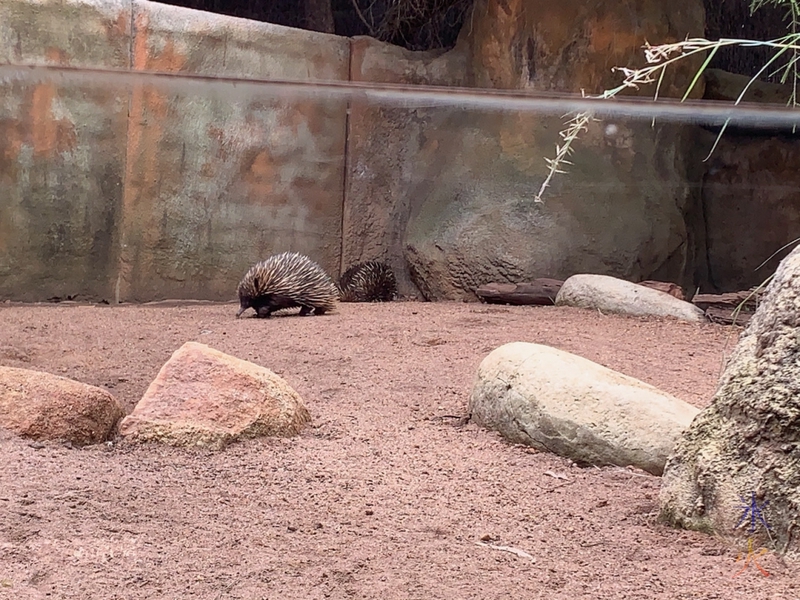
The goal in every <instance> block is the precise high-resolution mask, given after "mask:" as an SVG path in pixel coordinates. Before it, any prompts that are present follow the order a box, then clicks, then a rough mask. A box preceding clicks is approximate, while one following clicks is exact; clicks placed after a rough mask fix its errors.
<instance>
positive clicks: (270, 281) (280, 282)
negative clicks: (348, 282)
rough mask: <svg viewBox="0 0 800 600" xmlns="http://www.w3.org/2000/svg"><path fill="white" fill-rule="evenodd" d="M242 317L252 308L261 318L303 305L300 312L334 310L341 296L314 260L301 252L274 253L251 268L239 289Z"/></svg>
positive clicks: (240, 313) (301, 313)
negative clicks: (277, 311)
mask: <svg viewBox="0 0 800 600" xmlns="http://www.w3.org/2000/svg"><path fill="white" fill-rule="evenodd" d="M237 291H238V293H239V305H240V306H239V312H237V313H236V316H237V317H240V316H241V315H242V313H243V312H244V311H246V310H247V309H248V308H250V307H252V308H253V309H254V310H255V311H256V316H258V317H269V316H270V314H271V313H272V312H274V311H276V310H281V309H284V308H295V307H297V306H299V307H300V315H301V316H306V315H308V314H310V313H311V311H312V310H313V311H314V314H315V315H322V314H325V311H328V310H332V309H333V308H334V307H335V306H336V302H337V300H338V298H339V293H338V290H337V289H336V284H335V283H333V280H332V279H331V278H330V277H329V276H328V274H327V273H326V272H325V271H324V270H323V269H322V267H320V266H319V265H318V264H317V263H315V262H314V261H313V260H311V259H310V258H308V257H307V256H304V255H302V254H298V253H297V252H284V253H282V254H276V255H274V256H270V257H269V258H268V259H267V260H265V261H262V262H260V263H258V264H256V265H253V266H252V267H250V270H249V271H247V273H246V274H245V276H244V278H243V279H242V281H241V283H239V288H238V290H237Z"/></svg>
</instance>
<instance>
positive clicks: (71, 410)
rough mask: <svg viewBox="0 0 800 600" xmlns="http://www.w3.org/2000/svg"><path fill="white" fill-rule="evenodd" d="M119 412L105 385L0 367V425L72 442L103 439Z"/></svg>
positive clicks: (23, 433) (22, 433) (35, 436)
mask: <svg viewBox="0 0 800 600" xmlns="http://www.w3.org/2000/svg"><path fill="white" fill-rule="evenodd" d="M124 414H125V413H124V412H123V410H122V407H121V406H120V404H119V402H117V400H116V398H114V396H112V395H111V394H110V393H109V392H107V391H106V390H103V389H100V388H98V387H94V386H92V385H87V384H85V383H80V382H78V381H73V380H72V379H66V378H64V377H59V376H58V375H52V374H50V373H44V372H42V371H32V370H29V369H17V368H14V367H0V427H4V428H6V429H8V430H10V431H12V432H14V433H16V434H17V435H20V436H24V437H29V438H33V439H36V440H65V441H69V442H72V443H73V444H75V445H86V444H96V443H99V442H102V441H104V440H107V439H108V438H109V436H110V435H111V434H112V432H113V430H114V425H116V423H117V421H118V420H119V419H120V418H121V417H122V416H123V415H124Z"/></svg>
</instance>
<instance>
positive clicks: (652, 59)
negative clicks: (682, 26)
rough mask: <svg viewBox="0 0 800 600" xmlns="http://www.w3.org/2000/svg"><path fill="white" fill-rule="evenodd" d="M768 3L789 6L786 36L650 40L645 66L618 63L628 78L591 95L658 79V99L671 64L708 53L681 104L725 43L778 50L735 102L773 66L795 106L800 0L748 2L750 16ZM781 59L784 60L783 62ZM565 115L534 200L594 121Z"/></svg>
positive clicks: (608, 95) (539, 198)
mask: <svg viewBox="0 0 800 600" xmlns="http://www.w3.org/2000/svg"><path fill="white" fill-rule="evenodd" d="M766 6H772V7H773V8H785V9H786V11H787V12H786V21H787V24H786V29H787V35H785V36H783V37H781V38H778V39H774V40H748V39H727V38H723V39H719V40H713V41H712V40H706V39H704V38H693V39H686V40H684V41H682V42H676V43H672V44H662V45H660V46H651V45H650V44H645V46H644V54H645V59H646V62H647V66H646V67H643V68H641V69H630V68H627V67H615V68H614V69H613V71H615V72H619V73H622V74H623V75H624V76H625V79H624V80H623V82H622V83H621V84H620V85H618V86H617V87H615V88H613V89H610V90H605V91H604V92H603V93H602V94H599V95H597V96H589V97H590V98H596V99H602V100H608V99H611V98H613V97H614V96H616V95H618V94H619V93H620V92H622V91H623V90H626V89H629V88H633V89H639V87H640V86H642V85H651V84H653V83H655V84H656V88H655V92H654V95H653V100H657V99H658V93H659V90H660V88H661V83H662V81H663V78H664V73H665V71H666V69H667V68H668V67H670V66H671V65H673V64H675V63H677V62H678V61H682V60H685V59H687V58H689V57H692V56H695V55H700V54H705V55H706V56H705V60H704V61H703V64H702V65H701V66H700V68H699V69H698V70H697V72H696V73H695V76H694V78H693V79H692V81H691V83H690V84H689V86H688V87H687V89H686V91H685V92H684V94H683V97H682V98H681V102H683V101H685V100H686V99H687V98H688V97H689V95H690V94H691V92H692V90H693V89H694V87H695V86H696V84H697V82H698V81H699V80H700V78H701V77H702V75H703V72H704V71H705V70H706V68H708V65H709V64H710V63H711V60H712V59H713V58H714V55H715V54H716V52H717V51H718V50H719V49H720V48H724V47H726V46H742V47H745V48H755V47H767V48H772V49H774V50H775V53H774V54H773V56H772V58H770V59H769V60H767V61H766V62H765V63H764V65H763V66H762V67H761V69H760V70H759V71H758V72H757V73H756V74H755V75H754V76H753V77H752V78H751V79H750V81H749V82H748V84H747V85H746V86H745V87H744V89H743V90H742V92H741V93H740V94H739V97H738V98H737V99H736V101H735V102H734V105H738V104H739V103H740V102H741V101H742V99H743V98H744V97H745V94H746V93H747V91H748V90H749V89H750V87H751V86H752V84H753V82H755V81H757V80H758V79H759V77H761V76H762V75H764V74H765V73H766V72H768V71H769V70H770V69H774V70H773V71H772V72H770V73H769V75H771V76H772V75H776V74H780V82H781V83H783V84H786V83H791V85H792V91H791V94H790V97H789V100H788V103H787V104H788V105H789V106H791V107H797V106H798V94H797V86H798V82H800V72H798V62H800V0H752V2H751V4H750V14H751V15H752V14H753V13H754V12H755V11H756V10H759V9H760V8H763V7H766ZM782 60H783V61H785V62H783V63H781V61H782ZM776 65H777V66H776ZM567 116H568V117H570V118H569V120H568V121H567V122H566V127H565V128H564V129H563V130H562V131H561V132H560V136H561V138H562V139H563V140H564V142H563V144H556V155H555V157H554V158H545V161H547V165H548V169H549V170H548V174H547V177H546V178H545V180H544V182H543V183H542V186H541V188H540V189H539V193H538V194H536V196H534V202H536V203H542V202H543V201H542V196H543V194H544V192H545V190H546V189H547V188H548V186H549V185H550V183H551V181H552V179H553V177H554V176H555V174H556V173H562V174H563V173H565V171H564V168H563V166H564V165H568V164H571V163H570V162H569V161H568V160H567V157H568V156H569V155H570V154H571V153H572V144H573V142H575V141H576V140H577V139H578V137H579V135H580V133H582V132H583V131H584V130H585V129H586V126H587V124H588V123H589V121H590V120H592V119H594V116H593V115H592V113H591V112H582V113H579V114H577V115H574V116H571V115H567ZM729 122H730V121H729V120H728V121H725V123H724V124H723V126H722V128H721V129H720V132H719V134H718V135H717V139H716V141H715V142H714V145H713V147H712V148H711V150H710V151H709V153H708V156H706V158H705V160H708V158H710V156H711V155H712V154H713V153H714V150H715V149H716V147H717V144H718V143H719V140H720V139H721V137H722V135H723V134H724V132H725V130H726V128H727V126H728V124H729Z"/></svg>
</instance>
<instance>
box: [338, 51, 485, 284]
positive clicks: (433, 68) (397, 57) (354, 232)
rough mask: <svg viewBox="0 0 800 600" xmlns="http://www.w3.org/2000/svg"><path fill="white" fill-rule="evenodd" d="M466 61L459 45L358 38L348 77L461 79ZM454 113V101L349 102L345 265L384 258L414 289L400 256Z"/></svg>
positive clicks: (386, 80)
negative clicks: (419, 46) (444, 48)
mask: <svg viewBox="0 0 800 600" xmlns="http://www.w3.org/2000/svg"><path fill="white" fill-rule="evenodd" d="M466 68H467V64H466V59H465V56H464V54H463V53H461V52H446V53H442V52H441V51H432V52H409V51H408V50H405V49H403V48H399V47H397V46H392V45H390V44H384V43H381V42H378V41H376V40H374V39H372V38H369V37H357V38H354V39H353V41H352V45H351V68H350V79H351V80H352V81H355V82H363V81H374V82H380V83H403V84H412V85H413V84H427V85H456V86H463V85H465V84H466ZM453 112H456V110H455V109H454V108H453V107H438V108H436V107H434V108H419V109H413V110H408V109H404V108H396V107H391V106H382V105H377V104H370V103H366V102H362V101H354V102H353V103H352V104H351V107H350V122H349V127H348V140H347V153H348V156H349V157H350V159H349V162H348V167H347V195H346V198H345V204H344V215H343V219H342V270H344V269H346V268H347V267H349V266H350V265H354V264H356V263H359V262H362V261H366V260H376V259H377V260H381V261H382V262H385V263H386V264H388V265H390V266H391V267H392V270H393V271H394V272H395V273H396V275H397V284H398V291H399V292H400V293H401V294H412V293H415V292H417V288H416V287H415V285H414V284H413V283H412V282H411V280H410V279H409V276H408V269H407V267H406V259H405V257H404V255H403V254H404V253H403V248H404V245H405V236H406V225H407V223H408V219H409V213H410V211H411V209H412V207H413V206H415V205H416V204H417V203H418V202H419V201H420V197H421V195H422V194H426V193H428V192H427V190H428V189H429V188H431V187H434V186H435V185H436V183H437V182H436V181H430V180H426V179H425V177H426V176H427V175H429V174H430V173H431V170H432V165H438V164H440V163H442V162H446V161H447V160H448V157H441V156H438V154H439V152H440V149H441V146H442V139H441V138H442V136H443V135H444V136H445V137H446V138H449V137H450V136H452V135H453V132H452V131H449V130H444V129H442V127H443V126H444V125H445V124H446V123H447V122H448V117H449V115H451V114H452V113H453ZM473 116H474V115H473ZM456 133H457V132H456ZM450 158H452V157H450ZM420 188H422V189H420Z"/></svg>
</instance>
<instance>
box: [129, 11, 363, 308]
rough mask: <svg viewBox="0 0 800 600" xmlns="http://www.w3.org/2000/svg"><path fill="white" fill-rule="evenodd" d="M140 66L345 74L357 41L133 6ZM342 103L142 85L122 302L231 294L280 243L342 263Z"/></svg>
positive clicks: (133, 135) (136, 97)
mask: <svg viewBox="0 0 800 600" xmlns="http://www.w3.org/2000/svg"><path fill="white" fill-rule="evenodd" d="M133 6H134V37H133V45H132V47H133V61H132V62H133V68H134V69H145V70H147V69H154V70H159V71H178V72H184V73H196V74H203V75H209V74H215V75H228V76H239V77H246V78H278V79H322V80H326V79H327V80H331V79H333V80H346V79H347V76H348V53H349V47H348V41H347V40H346V39H344V38H337V37H334V36H326V35H323V34H316V33H311V32H301V31H297V30H289V29H287V28H282V27H278V26H274V25H270V24H267V23H255V22H251V21H246V20H243V19H235V18H230V17H223V16H220V15H212V14H209V13H203V12H198V11H191V10H188V9H182V8H176V7H172V6H166V5H161V4H156V3H151V2H141V1H135V2H134V5H133ZM345 124H346V107H345V105H344V104H343V103H341V102H322V101H314V102H300V101H298V99H289V100H285V101H278V100H275V99H273V98H271V97H270V94H269V93H267V92H265V93H264V95H263V96H253V97H248V98H245V99H234V100H233V101H231V100H230V99H229V98H226V97H225V95H224V94H222V95H219V96H216V97H214V96H212V95H211V94H209V95H207V96H204V97H197V96H196V95H194V94H189V95H176V94H167V93H163V92H161V91H158V90H155V89H147V88H141V87H139V88H135V89H134V90H133V95H132V98H131V120H130V128H129V133H128V163H127V174H126V185H125V196H124V210H123V220H122V232H123V239H122V247H123V250H122V255H121V269H120V286H119V289H120V297H121V298H122V299H126V300H143V299H151V298H153V297H157V296H159V295H162V296H170V297H183V298H186V297H204V298H218V299H228V298H231V297H232V296H233V295H235V288H236V283H237V282H238V280H239V279H240V278H241V276H242V275H243V274H244V272H245V271H246V270H247V268H248V267H249V266H250V265H251V264H252V263H254V262H257V261H258V260H263V259H264V258H265V257H266V256H268V255H270V254H273V253H275V252H279V251H284V250H290V249H291V250H297V251H300V252H303V253H304V254H308V255H309V256H310V257H312V258H313V259H314V260H315V261H317V262H319V263H320V265H321V266H323V268H325V269H328V270H330V271H332V272H336V271H338V268H339V256H340V235H341V231H340V230H341V205H342V197H343V193H344V189H343V185H344V181H343V178H344V147H345Z"/></svg>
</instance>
